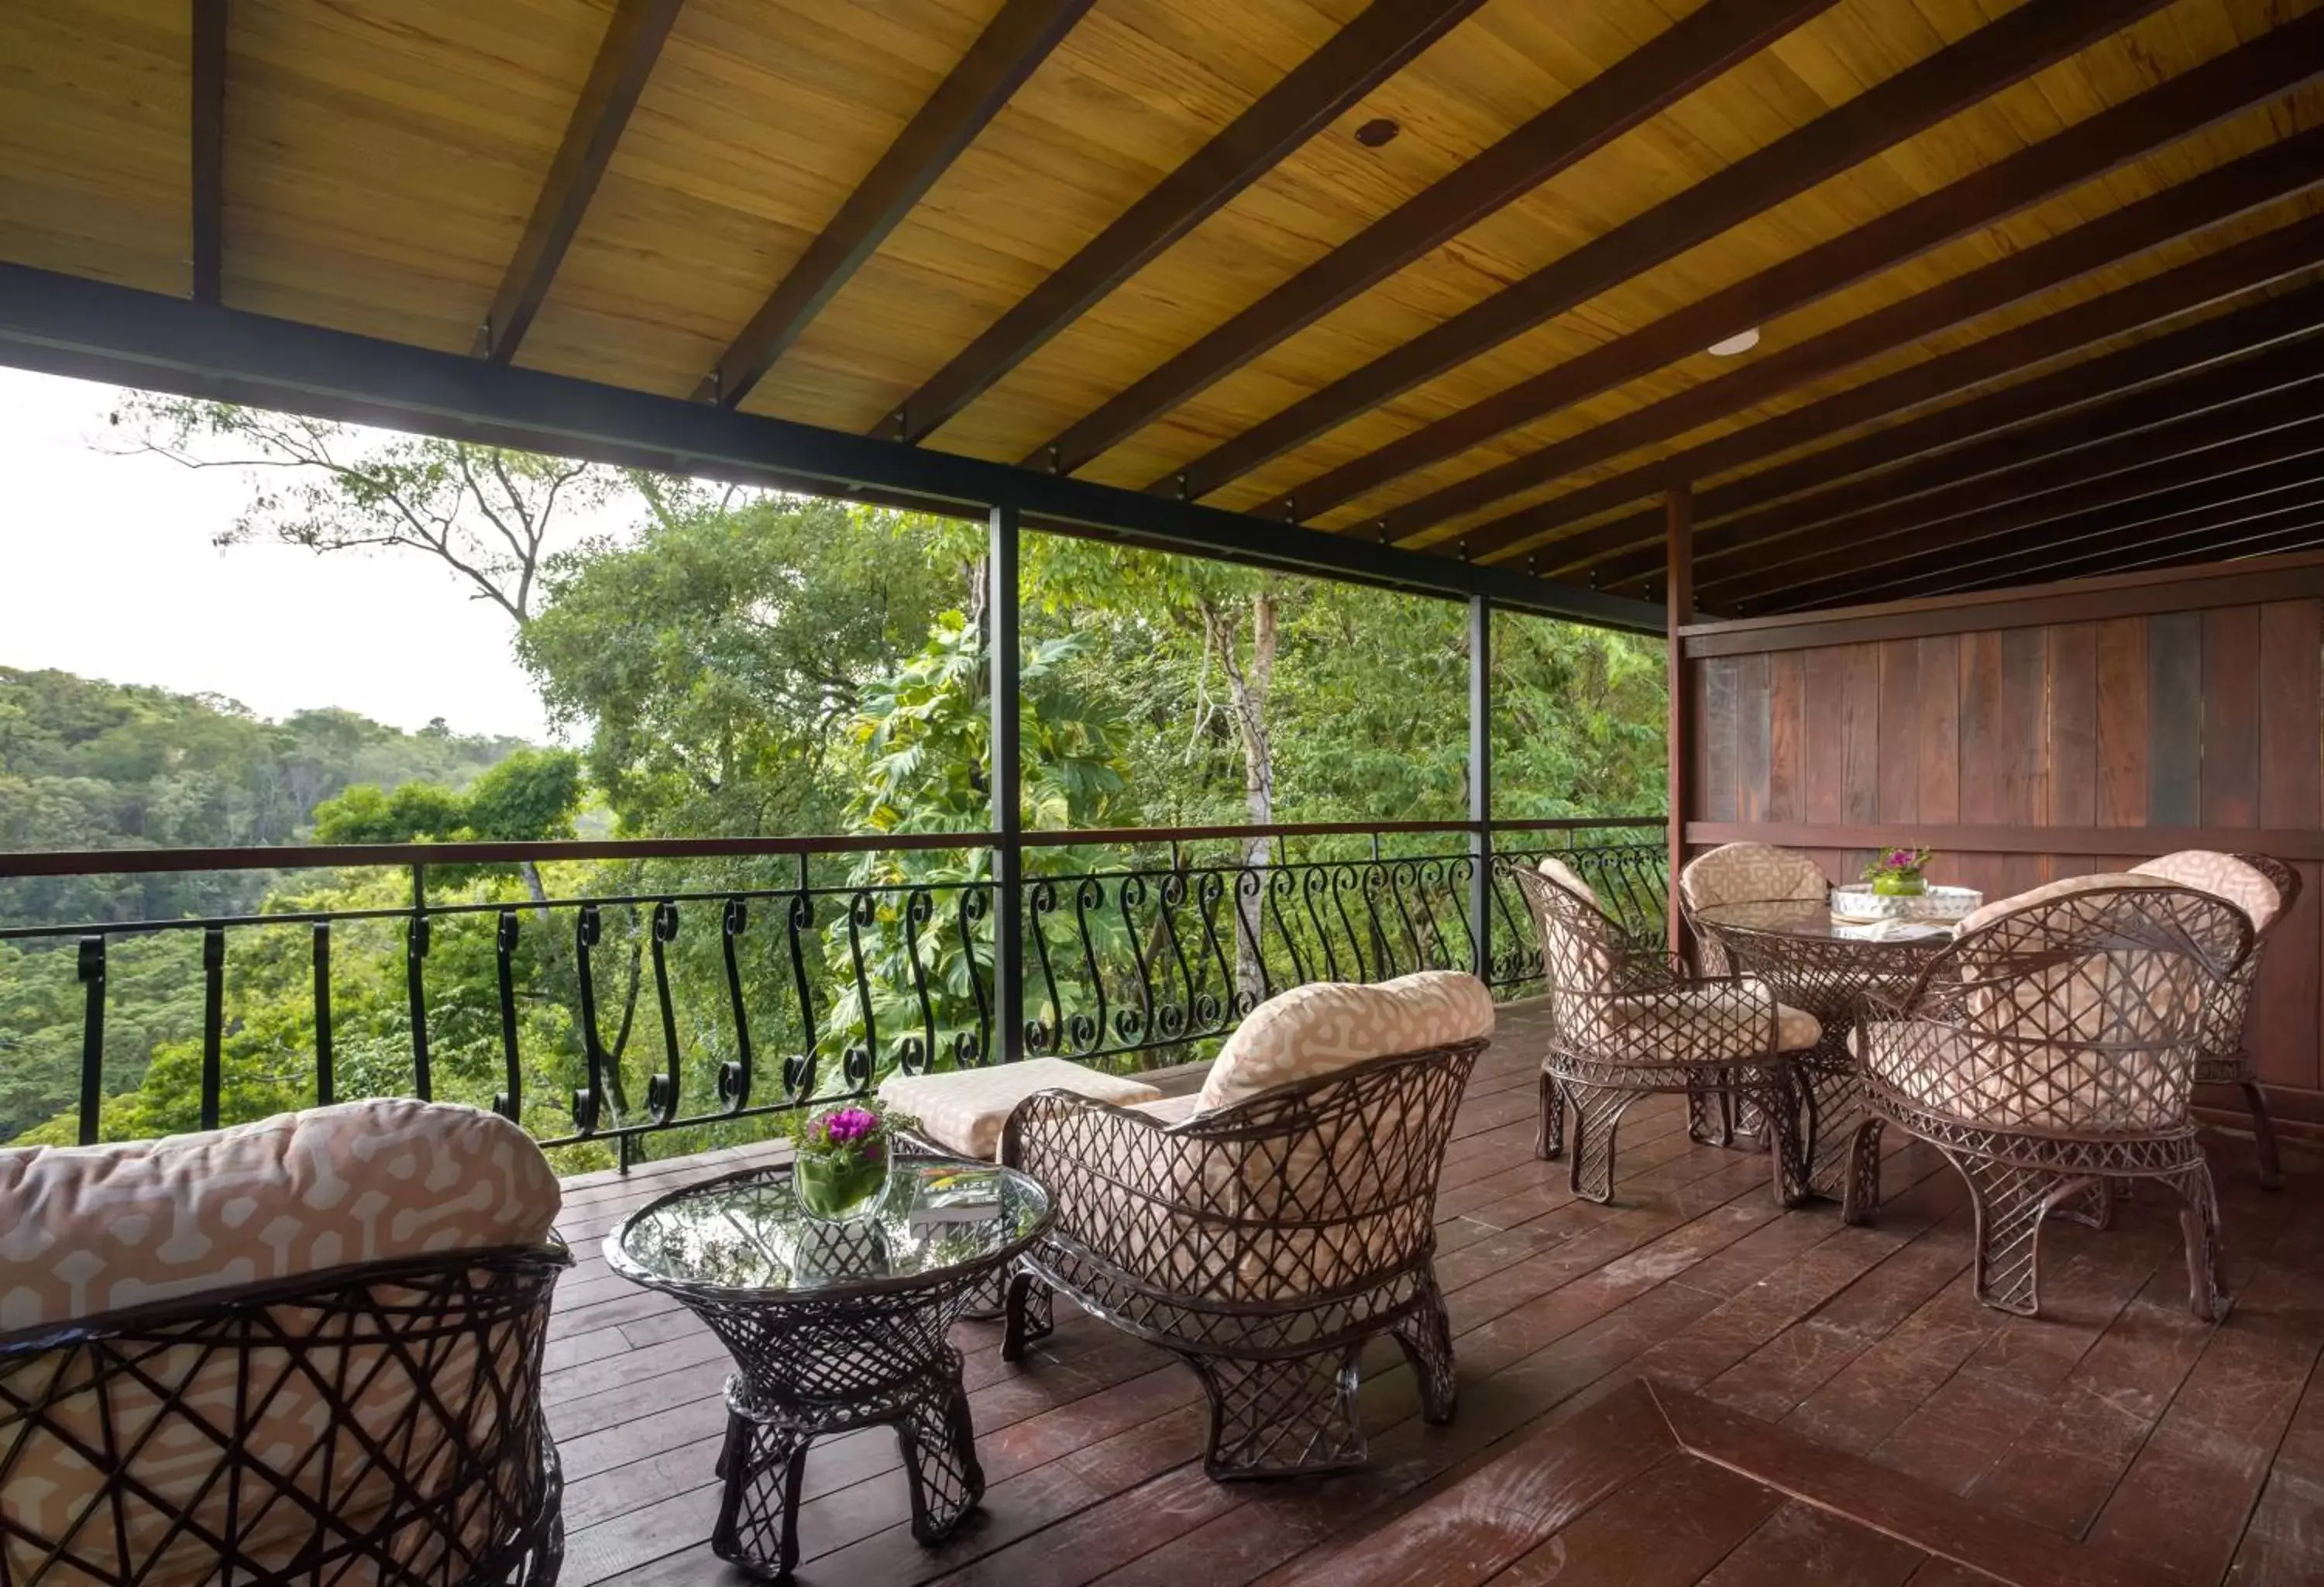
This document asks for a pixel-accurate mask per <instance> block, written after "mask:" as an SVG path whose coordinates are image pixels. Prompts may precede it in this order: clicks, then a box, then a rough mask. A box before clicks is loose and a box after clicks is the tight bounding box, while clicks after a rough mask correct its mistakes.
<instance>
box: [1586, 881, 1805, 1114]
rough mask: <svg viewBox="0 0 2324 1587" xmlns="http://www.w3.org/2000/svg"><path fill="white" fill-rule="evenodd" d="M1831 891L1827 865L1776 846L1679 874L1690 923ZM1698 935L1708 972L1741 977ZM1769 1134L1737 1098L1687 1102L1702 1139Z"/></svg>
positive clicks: (1703, 1096) (1718, 946) (1706, 1096)
mask: <svg viewBox="0 0 2324 1587" xmlns="http://www.w3.org/2000/svg"><path fill="white" fill-rule="evenodd" d="M1830 896H1831V881H1830V880H1829V879H1828V878H1826V877H1825V875H1824V873H1823V867H1822V866H1821V865H1819V864H1817V863H1815V862H1814V861H1813V860H1811V859H1809V858H1808V857H1807V856H1806V855H1805V854H1795V853H1793V852H1792V851H1791V850H1789V849H1779V848H1776V847H1775V846H1774V845H1773V844H1764V843H1729V844H1720V845H1719V846H1718V847H1717V848H1715V849H1711V850H1708V851H1706V852H1704V853H1700V854H1697V855H1696V856H1695V857H1694V858H1693V859H1692V860H1689V861H1688V862H1687V863H1685V864H1684V865H1683V866H1681V867H1680V869H1679V873H1678V901H1679V910H1680V912H1681V914H1682V915H1683V916H1684V917H1685V918H1687V920H1688V921H1689V922H1690V923H1692V920H1693V918H1694V915H1695V913H1696V911H1698V910H1701V909H1715V908H1718V907H1719V906H1720V905H1725V904H1770V903H1815V904H1820V903H1822V902H1823V901H1824V900H1825V899H1826V898H1828V897H1830ZM1593 901H1594V900H1593ZM1693 937H1694V946H1695V957H1696V963H1698V964H1701V966H1702V968H1703V969H1704V971H1705V972H1707V973H1710V974H1712V975H1732V974H1734V973H1735V966H1734V964H1731V963H1730V962H1729V959H1728V956H1727V948H1726V945H1725V944H1723V943H1721V942H1720V940H1719V938H1718V937H1715V936H1712V935H1711V933H1709V932H1706V931H1696V932H1694V934H1693ZM1738 1114H1739V1116H1738ZM1765 1130H1766V1127H1765V1125H1763V1124H1762V1123H1761V1121H1760V1120H1759V1118H1758V1116H1757V1113H1755V1112H1752V1111H1751V1110H1750V1109H1749V1108H1748V1107H1747V1108H1742V1109H1738V1108H1737V1107H1736V1106H1735V1104H1734V1103H1733V1101H1732V1100H1731V1099H1729V1098H1723V1097H1719V1096H1715V1095H1713V1094H1711V1093H1696V1094H1694V1095H1691V1096H1689V1097H1688V1098H1687V1103H1686V1132H1687V1134H1688V1135H1689V1136H1691V1137H1692V1138H1693V1139H1694V1140H1699V1141H1702V1142H1704V1143H1705V1144H1708V1145H1713V1146H1732V1145H1733V1144H1735V1138H1736V1136H1737V1135H1738V1134H1741V1135H1743V1136H1746V1137H1748V1138H1749V1139H1751V1140H1755V1141H1757V1144H1759V1145H1761V1146H1765V1145H1766V1140H1765V1139H1764V1137H1765Z"/></svg>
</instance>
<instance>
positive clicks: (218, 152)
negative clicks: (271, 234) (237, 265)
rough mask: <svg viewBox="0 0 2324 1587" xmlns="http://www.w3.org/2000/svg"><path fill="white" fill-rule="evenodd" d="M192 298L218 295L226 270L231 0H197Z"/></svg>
mask: <svg viewBox="0 0 2324 1587" xmlns="http://www.w3.org/2000/svg"><path fill="white" fill-rule="evenodd" d="M193 24H194V36H193V54H192V67H193V97H192V103H191V107H190V115H189V128H188V131H189V134H190V135H191V137H192V140H193V184H192V192H191V194H190V197H191V198H192V201H193V239H192V240H193V257H192V264H193V299H194V301H195V302H197V303H215V302H217V300H218V299H219V295H220V291H221V289H222V287H223V284H224V280H225V274H226V0H194V12H193Z"/></svg>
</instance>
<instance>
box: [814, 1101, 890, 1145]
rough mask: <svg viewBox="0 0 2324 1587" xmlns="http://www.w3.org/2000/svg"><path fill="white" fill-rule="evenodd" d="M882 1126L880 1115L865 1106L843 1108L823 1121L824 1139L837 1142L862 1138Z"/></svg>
mask: <svg viewBox="0 0 2324 1587" xmlns="http://www.w3.org/2000/svg"><path fill="white" fill-rule="evenodd" d="M879 1128H880V1115H879V1114H877V1113H874V1112H870V1111H869V1110H868V1109H864V1108H842V1109H840V1110H839V1111H838V1112H835V1113H832V1114H829V1115H828V1116H826V1117H825V1120H824V1121H823V1133H824V1139H825V1140H829V1141H832V1142H834V1143H835V1144H837V1143H841V1142H845V1141H850V1140H862V1139H863V1138H864V1137H865V1136H867V1135H870V1134H871V1132H872V1131H873V1130H877V1129H879Z"/></svg>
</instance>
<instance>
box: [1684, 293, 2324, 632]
mask: <svg viewBox="0 0 2324 1587" xmlns="http://www.w3.org/2000/svg"><path fill="white" fill-rule="evenodd" d="M2319 377H2324V349H2319V346H2318V345H2317V344H2316V343H2315V342H2313V341H2310V340H2308V339H2305V338H2303V339H2301V340H2297V341H2293V342H2290V343H2287V344H2285V345H2283V346H2277V347H2273V348H2271V349H2269V350H2268V351H2267V352H2264V353H2261V354H2258V355H2255V356H2254V357H2251V358H2248V359H2242V360H2238V361H2236V362H2235V363H2232V364H2224V365H2218V366H2215V367H2213V368H2210V369H2207V370H2204V371H2202V372H2201V373H2200V374H2194V375H2190V376H2189V377H2188V378H2186V379H2184V380H2180V381H2172V382H2170V383H2166V384H2163V385H2159V386H2149V387H2147V388H2145V389H2144V390H2142V391H2137V392H2130V393H2127V394H2126V395H2125V396H2123V397H2121V398H2119V399H2117V400H2116V401H2110V402H2103V403H2099V404H2097V405H2095V406H2092V407H2089V408H2086V409H2082V410H2079V411H2075V412H2071V413H2065V414H2061V415H2059V416H2058V417H2057V418H2056V419H2055V420H2051V421H2050V422H2048V423H2046V424H2037V425H2028V426H2026V427H2025V428H2024V429H2020V430H2008V431H2005V432H2004V433H2002V434H2001V435H1998V436H1995V437H1993V438H1990V439H1988V440H1987V441H1985V442H1983V443H1981V444H1980V445H1978V446H1975V447H1962V448H1960V450H1959V451H1958V452H1947V453H1941V454H1939V455H1938V456H1936V457H1930V458H1927V459H1925V460H1923V462H1922V463H1921V464H1919V465H1917V466H1914V467H1913V468H1910V469H1906V470H1903V471H1901V474H1902V475H1903V477H1898V478H1895V479H1893V480H1892V478H1891V476H1889V475H1873V476H1872V477H1870V478H1868V479H1867V480H1864V481H1862V482H1860V483H1859V484H1858V485H1857V486H1855V487H1851V488H1847V489H1843V490H1840V491H1837V492H1833V493H1831V494H1830V495H1829V496H1827V497H1823V498H1815V499H1812V500H1811V501H1809V502H1805V503H1793V504H1791V505H1789V506H1785V507H1778V508H1773V509H1770V510H1769V511H1768V512H1764V513H1761V514H1758V515H1757V516H1756V517H1755V519H1753V520H1751V521H1747V522H1745V523H1743V524H1740V525H1737V526H1732V527H1736V528H1738V529H1739V530H1740V531H1741V533H1742V535H1743V543H1742V544H1740V545H1738V546H1737V547H1735V548H1733V549H1730V550H1729V552H1728V553H1727V555H1726V556H1725V557H1724V558H1721V560H1720V562H1719V563H1717V564H1716V565H1715V566H1714V567H1712V568H1711V571H1709V572H1708V573H1706V574H1705V576H1704V578H1703V583H1704V585H1705V586H1706V587H1713V586H1725V585H1726V582H1727V581H1728V580H1729V579H1730V578H1734V577H1738V576H1740V577H1742V578H1744V579H1745V580H1746V582H1749V581H1752V580H1773V579H1777V578H1780V577H1784V571H1783V570H1784V569H1785V568H1787V567H1788V568H1790V569H1792V570H1793V573H1794V576H1796V575H1797V573H1798V572H1800V571H1801V570H1803V569H1804V568H1806V567H1809V565H1812V566H1813V567H1814V568H1817V569H1826V568H1831V567H1832V565H1833V557H1832V548H1833V547H1835V546H1838V547H1842V548H1845V550H1844V552H1843V555H1844V556H1845V557H1847V558H1858V557H1862V558H1871V557H1872V556H1873V555H1874V552H1873V550H1872V549H1871V548H1872V547H1874V546H1876V545H1878V546H1885V547H1886V548H1888V549H1889V550H1890V553H1891V555H1892V556H1894V557H1896V558H1910V557H1914V556H1916V555H1917V554H1918V553H1919V552H1920V551H1921V550H1922V549H1925V548H1928V547H1931V546H1933V545H1935V544H1938V543H1941V542H1942V543H1953V537H1955V536H1958V535H1961V534H1969V533H1974V532H1975V531H1977V530H1978V526H1979V525H1980V524H1981V523H1982V522H1983V521H1985V519H1986V516H1987V515H1988V514H1991V513H1993V512H1997V511H1999V510H2002V509H2006V508H2009V507H2012V506H2013V505H2014V504H2015V503H2020V502H2024V501H2026V500H2027V499H2028V498H2032V497H2036V496H2041V495H2044V494H2048V493H2050V492H2052V491H2056V490H2060V489H2062V488H2064V487H2066V486H2069V485H2076V484H2087V483H2089V482H2090V481H2093V480H2098V479H2103V478H2106V477H2107V476H2109V475H2120V474H2127V473H2131V472H2133V471H2135V470H2136V469H2138V468H2141V467H2143V466H2146V465H2147V464H2149V463H2152V462H2153V460H2154V459H2155V458H2156V457H2159V456H2165V457H2167V456H2172V455H2175V454H2177V453H2180V452H2185V451H2191V450H2193V449H2195V448H2197V447H2206V446H2215V445H2218V444H2219V443H2221V442H2223V441H2228V440H2234V439H2236V438H2240V437H2243V436H2246V435H2253V434H2257V433H2260V432H2262V431H2264V430H2266V429H2270V428H2272V427H2273V424H2274V423H2275V422H2276V420H2277V418H2278V415H2279V414H2281V413H2282V411H2285V410H2287V409H2296V408H2298V407H2299V406H2300V405H2301V404H2302V403H2310V404H2313V405H2314V406H2315V408H2316V410H2317V411H2319V412H2324V387H2319V388H2316V389H2315V390H2310V391H2302V390H2301V389H2300V388H2302V387H2306V386H2309V385H2310V383H2311V382H2314V381H2316V380H2318V379H2319ZM2274 393H2288V394H2287V395H2284V396H2282V398H2281V399H2280V400H2276V401H2261V399H2264V398H2269V397H2271V396H2272V394H2274ZM1956 471H1957V472H1956ZM1949 474H1950V478H1948V475H1949ZM1972 520H1973V521H1972ZM1905 536H1910V537H1911V542H1912V543H1911V544H1909V545H1908V544H1904V543H1903V540H1902V537H1905ZM1866 565H1867V566H1869V565H1871V564H1870V563H1869V562H1868V561H1867V564H1866ZM1727 598H1728V600H1729V604H1730V605H1731V604H1734V603H1735V602H1736V600H1737V599H1738V597H1737V596H1735V595H1729V596H1728V597H1727ZM1741 598H1747V599H1748V596H1747V597H1741Z"/></svg>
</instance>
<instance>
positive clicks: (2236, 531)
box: [1900, 459, 2324, 595]
mask: <svg viewBox="0 0 2324 1587" xmlns="http://www.w3.org/2000/svg"><path fill="white" fill-rule="evenodd" d="M2259 472H2265V471H2255V473H2259ZM2287 472H2292V473H2299V474H2304V475H2311V476H2314V477H2309V478H2302V479H2300V480H2298V481H2297V482H2296V483H2292V484H2284V485H2281V486H2279V487H2278V488H2277V489H2275V490H2273V491H2265V492H2262V493H2259V494H2249V492H2248V489H2247V485H2248V482H2250V481H2251V480H2252V478H2253V477H2254V476H2253V475H2249V474H2246V475H2236V476H2234V479H2233V481H2232V482H2231V483H2232V484H2233V485H2234V486H2235V487H2236V494H2235V497H2234V499H2233V500H2231V501H2227V502H2223V503H2218V504H2217V505H2214V506H2209V507H2201V508H2195V509H2191V510H2190V511H2186V512H2174V513H2170V514H2168V515H2166V516H2164V517H2162V518H2157V519H2154V520H2153V521H2149V522H2145V523H2141V524H2137V525H2135V526H2133V527H2130V528H2127V529H2126V528H2119V527H2116V528H2105V529H2097V530H2090V529H2087V528H2086V526H2085V524H2084V523H2083V522H2081V521H2077V522H2075V523H2074V524H2072V525H2071V526H2070V531H2069V532H2068V533H2067V534H2065V535H2063V536H2061V538H2059V539H2058V540H2055V541H2053V542H2052V543H2048V544H2044V545H2041V546H2036V547H2033V548H2032V549H2025V550H2019V551H2015V552H2011V553H2008V554H2006V555H1998V556H1993V557H1985V558H1974V559H1972V560H1970V561H1969V562H1967V563H1964V564H1963V565H1962V567H1960V568H1957V569H1950V570H1948V571H1947V572H1945V573H1942V574H1939V575H1935V576H1932V577H1929V578H1926V579H1916V580H1914V581H1913V582H1912V583H1911V584H1910V585H1909V586H1900V587H1901V588H1903V589H1904V590H1905V591H1906V592H1907V593H1909V594H1911V595H1951V594H1954V593H1956V592H1959V591H1961V590H1970V589H1989V588H1993V587H1996V586H2003V585H2015V584H2047V583H2050V582H2052V581H2053V580H2056V579H2061V578H2085V577H2089V576H2090V575H2092V574H2097V573H2116V572H2126V571H2128V570H2129V569H2131V568H2134V567H2149V566H2152V565H2153V564H2155V563H2158V562H2169V561H2177V560H2181V559H2182V558H2193V557H2202V556H2208V555H2210V554H2214V553H2217V552H2218V551H2223V550H2228V549H2234V548H2236V547H2237V546H2242V545H2249V544H2252V543H2254V542H2257V541H2262V540H2271V541H2272V540H2274V539H2275V538H2276V537H2277V536H2279V535H2282V534H2284V533H2286V532H2288V531H2289V532H2299V533H2307V532H2310V531H2311V530H2312V529H2313V528H2314V526H2316V525H2317V524H2319V522H2324V469H2319V468H2318V467H2317V466H2316V465H2315V464H2314V463H2313V461H2310V460H2299V459H2295V460H2294V464H2293V466H2292V467H2291V468H2290V469H2288V470H2287Z"/></svg>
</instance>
